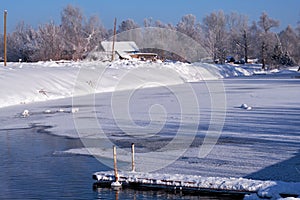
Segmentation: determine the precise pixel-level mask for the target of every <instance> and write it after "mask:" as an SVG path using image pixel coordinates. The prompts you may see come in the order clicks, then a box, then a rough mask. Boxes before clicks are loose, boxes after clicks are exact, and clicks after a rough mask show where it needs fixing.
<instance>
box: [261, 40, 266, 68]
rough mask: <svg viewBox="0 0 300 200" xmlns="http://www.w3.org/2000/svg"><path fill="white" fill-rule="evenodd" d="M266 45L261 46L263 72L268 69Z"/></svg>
mask: <svg viewBox="0 0 300 200" xmlns="http://www.w3.org/2000/svg"><path fill="white" fill-rule="evenodd" d="M265 54H266V44H265V42H263V43H262V45H261V63H262V70H265V69H266V55H265Z"/></svg>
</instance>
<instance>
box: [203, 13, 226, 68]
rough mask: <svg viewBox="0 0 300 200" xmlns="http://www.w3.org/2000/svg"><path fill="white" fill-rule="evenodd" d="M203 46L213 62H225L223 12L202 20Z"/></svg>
mask: <svg viewBox="0 0 300 200" xmlns="http://www.w3.org/2000/svg"><path fill="white" fill-rule="evenodd" d="M203 29H204V34H205V46H206V48H207V51H208V52H209V53H210V55H211V57H212V58H213V60H214V61H219V62H220V63H224V62H225V58H226V54H227V52H226V42H227V36H228V34H227V32H226V17H225V14H224V13H223V11H218V12H213V13H211V14H209V15H207V16H206V17H205V18H204V19H203Z"/></svg>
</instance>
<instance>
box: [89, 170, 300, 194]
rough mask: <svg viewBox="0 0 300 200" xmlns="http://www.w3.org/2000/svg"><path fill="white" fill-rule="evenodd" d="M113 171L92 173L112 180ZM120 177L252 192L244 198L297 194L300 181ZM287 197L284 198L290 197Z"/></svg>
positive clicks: (155, 175) (126, 174) (154, 175)
mask: <svg viewBox="0 0 300 200" xmlns="http://www.w3.org/2000/svg"><path fill="white" fill-rule="evenodd" d="M112 174H113V172H97V173H95V174H94V175H95V176H96V177H97V180H110V181H113V180H114V177H113V176H112ZM119 177H120V179H122V177H126V179H124V180H123V181H126V182H129V183H130V182H134V183H139V182H140V183H144V184H153V183H155V184H159V185H171V186H175V187H192V188H199V189H200V188H201V189H212V190H225V191H237V192H245V193H252V194H249V195H246V196H245V200H249V199H260V198H267V199H282V198H281V196H280V195H281V194H286V195H299V194H300V183H287V182H282V181H257V180H251V179H245V178H223V177H201V176H193V175H182V174H158V173H151V174H149V173H136V172H121V173H119ZM291 198H292V197H288V198H286V199H291Z"/></svg>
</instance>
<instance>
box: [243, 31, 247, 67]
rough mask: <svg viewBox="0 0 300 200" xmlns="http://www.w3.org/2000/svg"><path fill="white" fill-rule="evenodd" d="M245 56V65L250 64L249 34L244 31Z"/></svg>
mask: <svg viewBox="0 0 300 200" xmlns="http://www.w3.org/2000/svg"><path fill="white" fill-rule="evenodd" d="M243 36H244V55H245V63H248V37H247V32H246V30H244V34H243Z"/></svg>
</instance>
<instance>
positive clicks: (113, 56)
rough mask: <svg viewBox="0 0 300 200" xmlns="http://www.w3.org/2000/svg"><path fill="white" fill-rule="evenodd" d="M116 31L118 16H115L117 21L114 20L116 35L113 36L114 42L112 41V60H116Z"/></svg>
mask: <svg viewBox="0 0 300 200" xmlns="http://www.w3.org/2000/svg"><path fill="white" fill-rule="evenodd" d="M116 33H117V18H115V22H114V37H113V43H112V52H111V61H114V59H115V41H116Z"/></svg>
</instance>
